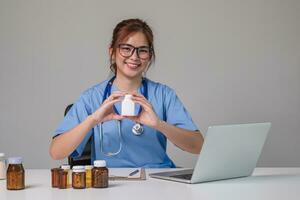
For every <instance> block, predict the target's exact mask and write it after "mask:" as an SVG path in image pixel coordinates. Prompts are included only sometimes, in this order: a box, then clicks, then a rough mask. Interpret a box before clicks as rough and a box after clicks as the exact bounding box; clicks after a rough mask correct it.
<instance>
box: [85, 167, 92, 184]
mask: <svg viewBox="0 0 300 200" xmlns="http://www.w3.org/2000/svg"><path fill="white" fill-rule="evenodd" d="M92 169H93V165H86V166H85V173H86V187H87V188H90V187H92Z"/></svg>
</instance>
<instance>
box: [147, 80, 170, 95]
mask: <svg viewBox="0 0 300 200" xmlns="http://www.w3.org/2000/svg"><path fill="white" fill-rule="evenodd" d="M146 80H147V84H148V90H150V92H151V91H152V92H154V93H156V94H157V93H162V94H163V95H169V94H174V93H175V90H174V89H173V88H171V87H169V86H168V85H166V84H164V83H159V82H156V81H153V80H150V79H146Z"/></svg>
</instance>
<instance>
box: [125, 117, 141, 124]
mask: <svg viewBox="0 0 300 200" xmlns="http://www.w3.org/2000/svg"><path fill="white" fill-rule="evenodd" d="M126 118H128V119H130V120H132V121H135V122H138V123H139V120H138V117H137V116H126Z"/></svg>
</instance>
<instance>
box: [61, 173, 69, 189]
mask: <svg viewBox="0 0 300 200" xmlns="http://www.w3.org/2000/svg"><path fill="white" fill-rule="evenodd" d="M58 173H59V174H58V175H59V184H58V188H59V189H67V188H68V178H69V177H68V171H65V170H61V171H59V172H58Z"/></svg>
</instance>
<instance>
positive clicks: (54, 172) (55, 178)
mask: <svg viewBox="0 0 300 200" xmlns="http://www.w3.org/2000/svg"><path fill="white" fill-rule="evenodd" d="M60 171H63V169H60V168H52V169H51V183H52V187H54V188H57V187H58V186H59V172H60Z"/></svg>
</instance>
